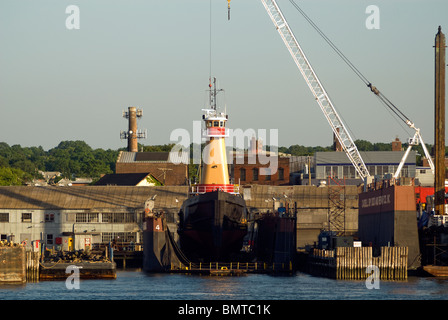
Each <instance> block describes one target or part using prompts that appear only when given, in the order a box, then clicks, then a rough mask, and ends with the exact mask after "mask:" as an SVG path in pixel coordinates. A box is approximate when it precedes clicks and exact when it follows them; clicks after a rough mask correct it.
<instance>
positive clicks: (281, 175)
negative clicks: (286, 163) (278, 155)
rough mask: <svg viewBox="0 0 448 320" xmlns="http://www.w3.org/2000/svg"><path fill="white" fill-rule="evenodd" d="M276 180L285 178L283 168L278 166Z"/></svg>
mask: <svg viewBox="0 0 448 320" xmlns="http://www.w3.org/2000/svg"><path fill="white" fill-rule="evenodd" d="M278 180H285V169H283V168H278Z"/></svg>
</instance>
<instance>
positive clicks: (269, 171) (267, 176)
mask: <svg viewBox="0 0 448 320" xmlns="http://www.w3.org/2000/svg"><path fill="white" fill-rule="evenodd" d="M265 173H266V177H265V178H264V180H265V181H271V169H269V168H266V169H265Z"/></svg>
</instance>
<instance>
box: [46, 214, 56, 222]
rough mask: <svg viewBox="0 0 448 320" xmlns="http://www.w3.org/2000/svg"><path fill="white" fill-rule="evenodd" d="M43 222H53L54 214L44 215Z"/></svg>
mask: <svg viewBox="0 0 448 320" xmlns="http://www.w3.org/2000/svg"><path fill="white" fill-rule="evenodd" d="M45 222H54V213H46V214H45Z"/></svg>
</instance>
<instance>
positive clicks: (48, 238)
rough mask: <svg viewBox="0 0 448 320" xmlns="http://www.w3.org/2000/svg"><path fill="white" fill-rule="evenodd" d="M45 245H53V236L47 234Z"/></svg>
mask: <svg viewBox="0 0 448 320" xmlns="http://www.w3.org/2000/svg"><path fill="white" fill-rule="evenodd" d="M47 244H53V235H52V234H47Z"/></svg>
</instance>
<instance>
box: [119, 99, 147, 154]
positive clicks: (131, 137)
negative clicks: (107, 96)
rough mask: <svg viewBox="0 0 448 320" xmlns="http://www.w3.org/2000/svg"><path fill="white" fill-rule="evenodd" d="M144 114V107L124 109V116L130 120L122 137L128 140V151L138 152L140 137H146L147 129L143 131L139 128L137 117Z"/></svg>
mask: <svg viewBox="0 0 448 320" xmlns="http://www.w3.org/2000/svg"><path fill="white" fill-rule="evenodd" d="M142 116H143V111H142V109H137V108H136V107H129V108H128V111H127V112H126V111H123V117H124V118H126V119H128V120H129V128H128V131H121V132H120V138H121V139H127V140H128V151H129V152H138V139H145V138H146V130H145V131H141V130H138V129H137V119H139V118H141V117H142Z"/></svg>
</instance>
